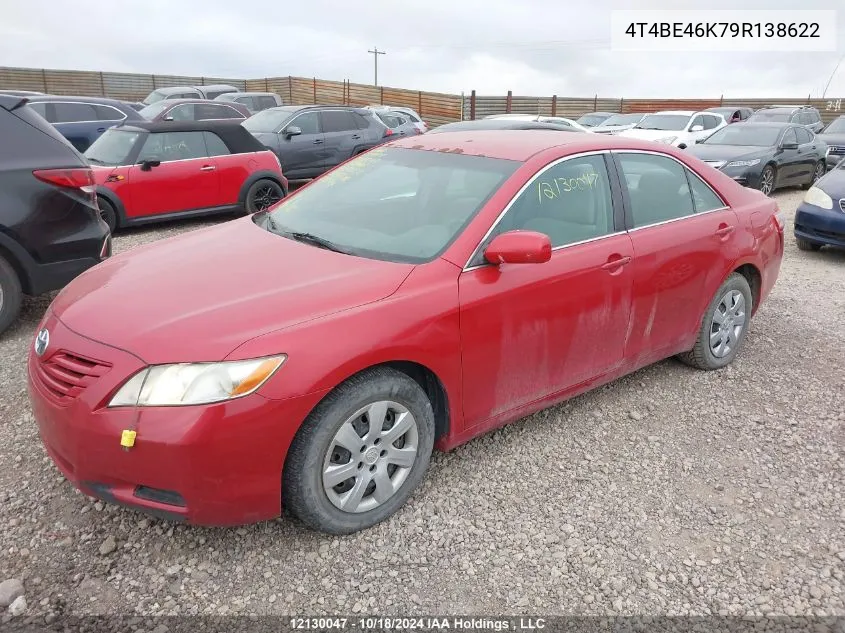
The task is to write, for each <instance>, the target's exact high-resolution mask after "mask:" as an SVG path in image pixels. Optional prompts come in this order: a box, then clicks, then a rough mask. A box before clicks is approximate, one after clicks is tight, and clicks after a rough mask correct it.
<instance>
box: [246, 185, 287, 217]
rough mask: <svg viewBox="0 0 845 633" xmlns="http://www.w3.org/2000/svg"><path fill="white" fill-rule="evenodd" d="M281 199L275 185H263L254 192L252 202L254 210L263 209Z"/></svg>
mask: <svg viewBox="0 0 845 633" xmlns="http://www.w3.org/2000/svg"><path fill="white" fill-rule="evenodd" d="M281 199H282V196H281V195H280V194H279V191H278V189H277V188H276V187H274V186H273V185H265V186H263V187H261V188H260V189H259V190H258V191H256V192H255V195H254V196H253V198H252V204H253V207H254V208H255V210H256V211H264V210H265V209H269V208H270V207H272V206H273V205H274V204H276V203H277V202H278V201H279V200H281Z"/></svg>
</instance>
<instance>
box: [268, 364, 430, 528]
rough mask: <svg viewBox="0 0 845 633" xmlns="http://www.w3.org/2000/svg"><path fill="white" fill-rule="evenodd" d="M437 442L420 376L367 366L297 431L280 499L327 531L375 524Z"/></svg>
mask: <svg viewBox="0 0 845 633" xmlns="http://www.w3.org/2000/svg"><path fill="white" fill-rule="evenodd" d="M433 446H434V411H433V409H432V407H431V402H430V401H429V400H428V397H427V396H426V394H425V392H424V391H423V390H422V388H421V387H420V386H419V385H418V384H417V382H416V381H414V380H413V379H412V378H410V377H408V376H407V375H406V374H403V373H402V372H399V371H396V370H393V369H388V368H385V367H379V368H374V369H370V370H367V371H365V372H362V373H361V374H358V375H357V376H354V377H352V378H350V379H349V380H348V381H346V382H345V383H343V384H341V385H340V386H339V387H338V388H337V389H335V390H334V391H333V392H332V393H330V394H329V395H328V396H326V398H325V399H324V400H323V401H322V402H321V403H320V404H319V405H317V407H316V408H315V409H314V411H312V412H311V414H310V415H309V416H308V418H307V419H306V420H305V422H304V423H303V425H302V427H301V428H300V429H299V431H298V432H297V435H296V437H295V438H294V441H293V443H292V444H291V448H290V451H289V453H288V458H287V460H286V463H285V467H284V474H283V479H282V489H283V492H282V501H283V503H284V504H285V506H286V507H287V508H288V509H289V510H290V511H291V512H292V513H293V514H294V515H295V516H297V517H298V518H299V519H300V520H301V521H302V522H303V523H305V524H307V525H309V526H310V527H312V528H315V529H317V530H321V531H323V532H329V533H331V534H350V533H352V532H357V531H359V530H362V529H365V528H368V527H371V526H373V525H375V524H377V523H379V522H381V521H383V520H384V519H386V518H388V517H389V516H390V515H392V514H393V513H394V512H396V511H397V510H398V509H399V508H400V507H401V506H402V505H403V504H404V503H405V501H406V500H407V499H408V497H410V496H411V493H412V492H413V491H414V489H415V488H416V487H417V486H418V485H419V483H420V481H422V478H423V476H424V475H425V472H426V470H427V469H428V463H429V459H430V457H431V451H432V448H433Z"/></svg>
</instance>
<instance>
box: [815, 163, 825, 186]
mask: <svg viewBox="0 0 845 633" xmlns="http://www.w3.org/2000/svg"><path fill="white" fill-rule="evenodd" d="M824 172H825V166H824V165H823V164H822V163H816V169H815V170H814V171H813V182H817V181H818V180H819V178H821V177H822V176H824Z"/></svg>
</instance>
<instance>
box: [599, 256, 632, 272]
mask: <svg viewBox="0 0 845 633" xmlns="http://www.w3.org/2000/svg"><path fill="white" fill-rule="evenodd" d="M630 263H631V258H630V257H629V256H628V255H626V256H625V257H620V256H618V255H611V258H609V259H608V260H607V262H605V263H604V264H602V265H601V269H602V270H609V271H611V272H616V271H617V269H619V268H622V266H625V265H626V264H630Z"/></svg>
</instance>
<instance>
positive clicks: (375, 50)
mask: <svg viewBox="0 0 845 633" xmlns="http://www.w3.org/2000/svg"><path fill="white" fill-rule="evenodd" d="M367 52H368V53H370V54H371V55H372V56H373V61H374V62H375V73H376V75H375V82H373V83H374V84H375V85H376V86H378V56H379V55H386V54H387V53H385V52H384V51H380V50H379V49H378V47H377V46H373V50H371V51H367Z"/></svg>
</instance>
